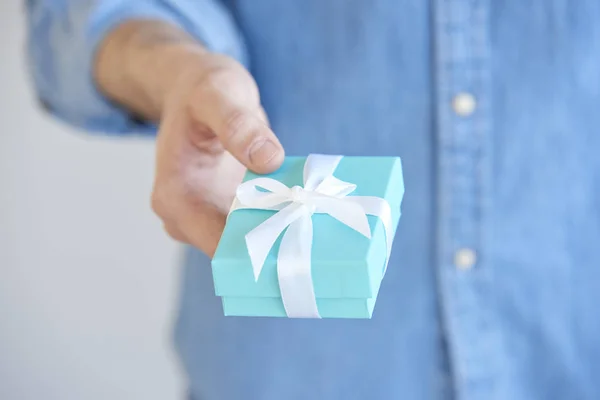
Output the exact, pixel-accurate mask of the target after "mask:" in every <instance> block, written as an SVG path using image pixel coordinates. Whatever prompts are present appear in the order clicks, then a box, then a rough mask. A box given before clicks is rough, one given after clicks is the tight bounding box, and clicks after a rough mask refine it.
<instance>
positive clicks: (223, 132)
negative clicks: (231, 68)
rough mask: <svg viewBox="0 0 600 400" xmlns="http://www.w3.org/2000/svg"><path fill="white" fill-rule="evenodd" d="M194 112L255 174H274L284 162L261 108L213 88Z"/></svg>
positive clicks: (194, 115) (275, 138)
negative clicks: (243, 102) (242, 102)
mask: <svg viewBox="0 0 600 400" xmlns="http://www.w3.org/2000/svg"><path fill="white" fill-rule="evenodd" d="M257 103H258V102H257ZM191 109H192V118H194V119H196V120H197V121H198V122H201V123H202V124H204V125H206V126H208V128H209V129H210V130H211V131H212V132H213V133H214V134H215V135H216V136H217V137H218V138H219V140H220V142H221V143H222V144H223V147H224V148H225V149H226V150H227V151H228V152H229V153H231V154H232V155H233V156H234V157H235V158H236V159H237V160H238V161H239V162H241V163H242V164H243V165H244V166H246V167H247V168H248V169H250V170H252V171H253V172H256V173H261V174H264V173H269V172H273V171H275V170H276V169H277V168H279V166H280V165H281V163H282V162H283V158H284V155H285V153H284V150H283V147H282V145H281V143H280V142H279V140H278V139H277V137H276V136H275V134H274V133H273V131H272V130H271V128H269V126H268V125H267V122H266V119H265V118H264V112H263V111H262V109H261V107H260V106H259V105H254V104H253V102H250V103H249V104H248V103H246V104H241V102H240V101H239V100H236V99H234V98H233V96H231V95H229V94H228V93H226V92H224V91H223V90H221V89H218V88H213V90H210V91H205V92H204V95H203V96H201V98H196V99H195V102H194V104H192V105H191Z"/></svg>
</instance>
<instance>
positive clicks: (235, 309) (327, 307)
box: [221, 297, 376, 319]
mask: <svg viewBox="0 0 600 400" xmlns="http://www.w3.org/2000/svg"><path fill="white" fill-rule="evenodd" d="M221 300H222V302H223V312H224V313H225V315H226V316H240V317H287V315H286V314H285V309H284V308H283V302H282V301H281V298H277V297H223V298H222V299H221ZM375 301H376V299H375V298H370V299H317V307H318V308H319V314H320V315H321V318H367V319H370V318H371V316H372V315H373V308H374V307H375Z"/></svg>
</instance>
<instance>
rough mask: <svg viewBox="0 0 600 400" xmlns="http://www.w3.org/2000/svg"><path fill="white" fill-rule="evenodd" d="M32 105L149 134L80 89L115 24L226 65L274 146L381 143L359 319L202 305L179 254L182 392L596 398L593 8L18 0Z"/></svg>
mask: <svg viewBox="0 0 600 400" xmlns="http://www.w3.org/2000/svg"><path fill="white" fill-rule="evenodd" d="M28 18H29V55H30V58H31V73H32V77H33V81H34V82H35V87H36V89H37V91H38V94H39V98H40V100H41V101H42V102H43V103H44V104H45V105H46V107H47V109H48V110H50V112H52V113H53V114H54V115H56V116H58V117H59V118H62V119H63V120H66V121H68V122H69V123H71V124H73V125H76V126H79V127H82V128H84V129H86V130H88V131H90V132H101V133H105V134H122V135H127V134H153V132H154V127H152V126H149V125H146V124H143V123H140V122H138V121H135V120H133V119H131V118H130V116H129V115H128V114H127V112H126V111H125V110H123V109H121V108H119V107H117V106H115V105H114V104H111V103H109V102H108V101H107V100H106V99H104V98H103V97H102V96H101V95H100V94H99V93H98V92H97V90H96V88H95V87H94V84H93V82H92V78H91V64H92V60H93V56H94V51H95V49H96V47H97V44H98V42H99V41H100V40H101V39H102V38H103V37H104V35H105V34H106V32H107V31H109V30H110V29H112V28H113V27H114V26H115V25H116V24H118V23H121V22H122V21H124V20H126V19H128V18H159V19H164V20H168V21H170V22H172V23H175V24H178V25H179V26H181V27H183V28H184V29H186V30H188V31H189V32H190V33H192V34H193V35H195V36H196V37H197V38H198V40H200V41H202V42H203V43H204V44H205V45H206V46H207V47H208V48H210V49H212V50H213V51H217V52H222V53H226V54H229V55H231V56H232V57H236V58H237V59H239V60H240V61H242V62H243V63H245V65H247V66H248V68H249V69H250V71H251V72H252V74H253V75H254V77H255V79H256V81H257V82H258V85H259V87H260V90H261V95H262V101H263V104H264V107H265V109H266V110H267V112H268V114H269V118H270V121H271V123H272V126H273V129H274V131H275V133H276V134H277V135H278V136H279V138H280V139H281V141H282V143H283V144H284V146H285V148H286V150H287V152H288V154H294V155H306V154H308V153H318V152H321V153H333V154H344V155H394V156H400V157H401V158H402V161H403V166H404V174H405V184H406V195H405V199H404V203H403V209H402V215H403V217H402V220H401V222H400V226H399V230H398V234H397V235H396V240H395V244H394V251H393V254H392V257H391V261H390V264H389V268H388V273H387V275H386V278H385V280H384V282H383V284H382V287H381V290H380V292H379V298H378V301H377V306H376V308H375V313H374V316H373V318H372V319H371V320H293V319H274V318H272V319H270V318H236V317H227V318H225V317H223V315H222V309H221V304H220V301H219V299H218V298H217V297H215V295H214V289H213V284H212V278H211V270H210V265H209V260H208V259H207V258H206V257H205V256H204V255H202V254H200V253H199V252H197V251H195V250H193V249H189V250H188V251H187V262H186V265H185V273H184V279H183V282H182V297H181V307H180V314H179V318H178V321H177V328H176V334H175V339H176V345H177V349H178V351H179V354H180V357H181V359H182V361H183V364H184V366H185V368H186V372H187V374H188V376H189V382H190V383H189V384H190V390H191V393H192V396H193V397H194V399H197V400H238V399H240V400H242V399H243V400H254V399H256V400H282V399H285V400H305V399H315V400H320V399H326V400H328V399H331V400H388V399H434V400H435V399H460V400H479V399H482V400H493V399H514V400H521V399H523V400H531V399H544V400H552V399H598V398H600V379H598V378H599V376H600V375H599V371H600V313H599V311H598V308H599V307H600V156H599V153H600V23H598V21H600V2H598V1H597V0H578V1H569V0H530V1H527V2H523V1H522V0H430V1H425V0H373V1H361V0H303V1H281V0H237V1H226V2H219V1H212V0H128V1H118V0H102V1H97V2H89V1H83V0H54V1H52V0H46V1H43V0H38V1H35V0H31V1H29V2H28Z"/></svg>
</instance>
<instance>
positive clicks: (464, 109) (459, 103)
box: [452, 93, 477, 117]
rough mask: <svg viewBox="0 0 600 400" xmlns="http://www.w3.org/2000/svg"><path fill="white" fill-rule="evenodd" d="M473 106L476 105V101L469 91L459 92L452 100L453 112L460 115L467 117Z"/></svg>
mask: <svg viewBox="0 0 600 400" xmlns="http://www.w3.org/2000/svg"><path fill="white" fill-rule="evenodd" d="M475 107H477V101H475V96H473V95H472V94H471V93H459V94H457V95H456V96H454V99H453V100H452V108H453V109H454V112H455V113H456V114H458V115H460V116H461V117H468V116H469V115H471V114H473V111H475Z"/></svg>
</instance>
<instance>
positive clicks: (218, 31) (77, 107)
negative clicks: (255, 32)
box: [27, 0, 247, 135]
mask: <svg viewBox="0 0 600 400" xmlns="http://www.w3.org/2000/svg"><path fill="white" fill-rule="evenodd" d="M27 17H28V42H27V48H28V56H29V68H30V73H31V76H32V81H33V84H34V87H35V90H36V92H37V95H38V98H39V100H40V102H41V103H42V104H43V106H44V108H45V109H46V110H48V111H49V112H50V113H51V114H53V115H55V116H57V117H58V118H60V119H62V120H63V121H66V122H67V123H69V124H71V125H74V126H76V127H79V128H83V129H85V130H87V131H90V132H99V133H106V134H117V135H118V134H130V133H138V134H140V133H141V134H153V133H154V132H155V131H156V129H155V127H154V126H152V125H150V124H147V123H144V122H143V121H139V120H138V119H136V118H133V116H132V115H130V114H129V113H128V112H127V110H125V109H123V108H121V107H119V106H118V105H116V104H113V103H111V102H110V101H109V100H108V99H106V98H105V97H104V96H103V95H102V94H101V93H100V92H99V91H98V89H97V87H96V85H95V83H94V79H93V64H94V57H95V54H96V51H97V49H98V46H99V44H100V42H101V41H102V39H103V38H104V37H105V36H106V34H107V33H108V32H110V31H111V30H112V29H113V28H115V27H116V26H117V25H119V24H120V23H122V22H124V21H126V20H130V19H159V20H163V21H167V22H170V23H173V24H176V25H178V26H180V27H181V28H182V29H184V30H186V31H187V32H189V33H190V34H192V35H193V36H195V37H196V38H197V39H198V40H199V41H201V42H202V43H203V44H204V45H205V46H206V47H207V48H208V49H210V50H212V51H214V52H219V53H223V54H227V55H230V56H232V57H234V58H236V59H238V60H239V61H241V62H242V63H246V61H247V60H246V53H245V47H244V43H243V40H242V37H241V35H240V33H239V31H238V29H237V28H236V26H235V23H234V21H233V18H232V17H231V15H230V13H229V11H228V10H227V9H226V8H225V7H224V6H223V5H222V4H221V3H220V2H218V1H216V0H127V1H123V0H98V1H92V0H29V1H28V3H27Z"/></svg>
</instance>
